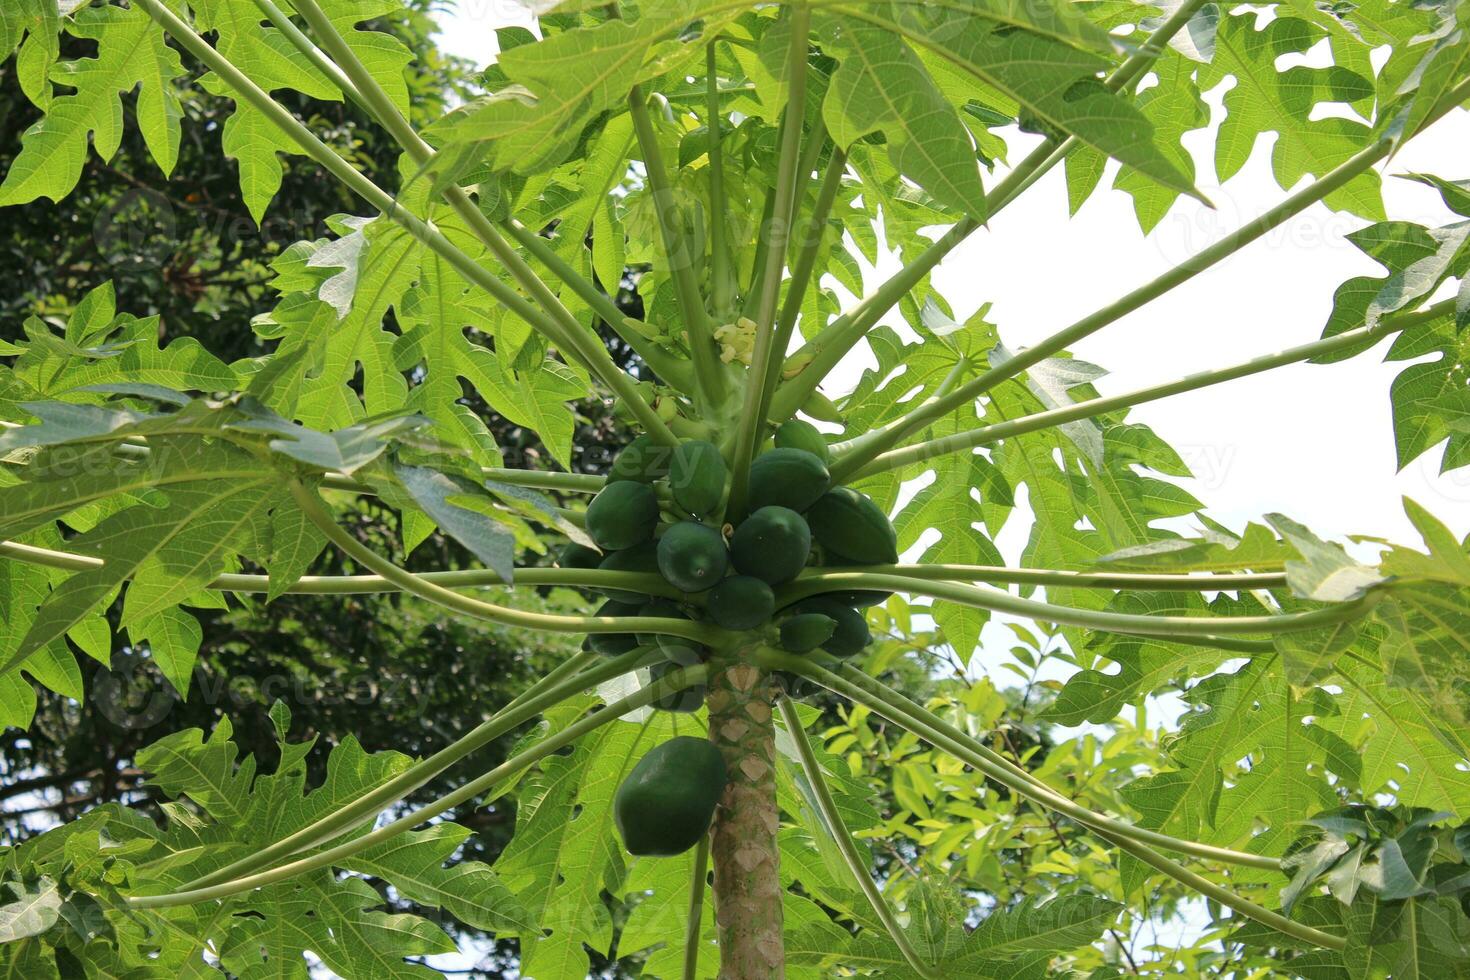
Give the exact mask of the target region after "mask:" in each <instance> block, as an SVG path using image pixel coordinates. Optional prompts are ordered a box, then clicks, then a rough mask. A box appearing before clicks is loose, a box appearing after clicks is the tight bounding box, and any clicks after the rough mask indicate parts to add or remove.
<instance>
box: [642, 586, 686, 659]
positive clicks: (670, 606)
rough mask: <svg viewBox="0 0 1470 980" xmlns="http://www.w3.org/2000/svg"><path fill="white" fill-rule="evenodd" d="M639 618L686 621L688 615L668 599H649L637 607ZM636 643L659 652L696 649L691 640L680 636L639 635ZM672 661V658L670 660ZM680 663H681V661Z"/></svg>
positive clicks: (662, 634)
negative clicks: (654, 648) (652, 617)
mask: <svg viewBox="0 0 1470 980" xmlns="http://www.w3.org/2000/svg"><path fill="white" fill-rule="evenodd" d="M637 615H639V616H656V617H658V618H659V619H688V618H689V614H688V613H687V612H685V611H684V610H683V609H682V608H681V607H680V606H679V604H678V603H676V602H673V601H672V600H669V599H650V600H649V601H648V602H645V603H644V604H643V605H642V606H640V607H638V613H637ZM638 642H639V643H641V644H643V645H644V646H649V647H658V648H659V649H660V650H665V648H666V647H667V651H666V652H668V651H683V650H686V649H689V648H695V647H697V644H695V642H694V641H693V640H686V639H684V638H683V637H682V636H669V635H668V634H667V633H639V634H638ZM670 659H674V658H672V657H671V658H670ZM698 659H699V658H698V657H696V658H694V659H693V660H689V661H688V662H689V663H695V662H697V661H698ZM681 662H682V661H681Z"/></svg>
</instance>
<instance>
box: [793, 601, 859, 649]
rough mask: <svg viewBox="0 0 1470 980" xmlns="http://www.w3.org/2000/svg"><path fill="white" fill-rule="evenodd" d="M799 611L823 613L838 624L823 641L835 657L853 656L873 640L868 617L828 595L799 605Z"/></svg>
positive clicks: (797, 609) (824, 645) (822, 646)
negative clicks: (828, 637) (829, 636)
mask: <svg viewBox="0 0 1470 980" xmlns="http://www.w3.org/2000/svg"><path fill="white" fill-rule="evenodd" d="M796 611H797V612H799V613H821V614H822V615H823V616H827V617H829V618H830V619H831V620H832V621H833V622H834V623H836V624H837V626H836V628H835V629H834V630H833V631H832V636H831V638H830V639H827V640H825V641H823V642H822V644H821V648H822V649H823V650H826V651H827V652H828V653H830V654H832V656H834V657H851V656H853V655H854V654H856V653H859V652H861V651H862V650H863V649H864V648H865V647H867V645H868V644H870V643H872V642H873V634H872V633H871V632H870V631H869V630H868V619H867V617H866V616H864V615H863V614H862V613H860V612H858V611H857V610H856V609H854V608H852V607H851V606H846V605H843V604H842V603H841V602H837V601H835V600H834V599H832V598H830V597H828V596H817V597H816V598H813V599H807V600H806V601H804V602H801V603H799V604H798V605H797V607H796Z"/></svg>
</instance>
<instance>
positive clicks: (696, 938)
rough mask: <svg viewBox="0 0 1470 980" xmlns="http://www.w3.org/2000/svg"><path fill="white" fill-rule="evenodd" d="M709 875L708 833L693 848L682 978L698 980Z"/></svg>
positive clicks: (685, 923)
mask: <svg viewBox="0 0 1470 980" xmlns="http://www.w3.org/2000/svg"><path fill="white" fill-rule="evenodd" d="M708 877H709V834H705V835H704V836H703V837H702V838H700V841H699V846H698V847H696V848H695V849H694V868H693V870H692V871H691V872H690V878H689V911H688V914H687V915H686V916H685V921H684V980H699V952H700V947H701V946H702V945H703V943H704V893H705V889H706V881H705V879H706V878H708Z"/></svg>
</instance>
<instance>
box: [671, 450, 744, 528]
mask: <svg viewBox="0 0 1470 980" xmlns="http://www.w3.org/2000/svg"><path fill="white" fill-rule="evenodd" d="M729 479H730V470H729V468H728V467H727V466H726V465H725V457H724V456H722V455H720V449H719V447H718V446H716V445H715V444H714V443H712V442H707V441H705V440H703V439H691V440H689V441H688V442H683V443H680V444H679V447H678V448H677V449H675V450H674V455H673V459H672V460H670V462H669V492H670V493H672V494H673V496H674V503H676V504H678V505H679V506H680V507H681V508H683V509H684V510H685V511H686V512H687V513H690V514H693V515H694V516H696V517H707V516H709V515H710V514H713V513H714V512H715V511H717V510H719V508H720V501H721V500H723V499H724V498H725V484H726V483H727V482H729Z"/></svg>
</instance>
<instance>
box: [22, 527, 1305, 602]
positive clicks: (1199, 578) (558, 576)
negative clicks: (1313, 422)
mask: <svg viewBox="0 0 1470 980" xmlns="http://www.w3.org/2000/svg"><path fill="white" fill-rule="evenodd" d="M0 557H6V558H13V559H15V560H17V561H23V562H26V563H28V564H32V565H42V566H45V567H47V568H58V569H62V570H64V571H74V572H80V571H87V570H89V569H95V568H101V567H102V566H103V559H101V558H93V557H92V556H90V555H79V554H75V553H73V552H67V551H56V550H54V549H51V548H42V547H38V546H36V545H30V544H22V543H20V542H17V541H0ZM416 574H417V575H418V577H419V578H420V579H422V580H424V581H425V582H431V583H433V584H434V585H439V586H444V587H445V588H502V587H505V582H504V581H503V580H502V579H501V578H500V574H499V573H498V572H494V571H490V570H489V569H482V568H474V569H463V570H458V571H442V572H418V573H416ZM847 574H882V575H904V576H908V577H910V578H914V579H918V580H920V581H942V582H988V583H992V584H1008V585H1039V586H1056V587H1063V588H1069V589H1089V588H1090V589H1145V590H1150V591H1158V592H1222V591H1236V590H1239V589H1274V588H1279V587H1281V586H1283V585H1285V584H1286V576H1285V574H1284V573H1279V572H1229V573H1223V574H1213V575H1168V574H1156V573H1149V572H1140V573H1127V572H1069V571H1054V570H1047V569H1032V568H1004V567H1001V566H998V565H868V566H861V567H855V568H850V569H843V568H836V567H834V568H827V569H822V570H820V571H818V570H810V571H806V572H803V573H801V575H799V576H798V577H797V578H796V579H795V580H794V581H793V582H792V584H791V585H789V586H787V588H786V589H785V590H783V592H782V596H783V601H787V600H789V601H792V602H794V601H797V600H798V599H802V598H806V597H807V596H809V595H816V594H818V593H819V592H822V591H834V590H836V588H837V587H836V586H835V585H832V584H831V582H830V581H829V580H828V579H826V578H824V576H827V575H847ZM515 584H516V585H561V586H568V587H576V588H591V589H622V590H625V591H628V592H641V593H645V594H647V595H663V596H666V597H667V598H671V599H683V598H684V597H685V594H684V593H682V592H679V591H678V590H676V589H674V588H673V587H672V586H670V585H669V584H668V583H667V582H666V581H664V579H663V576H661V575H658V574H655V573H653V572H616V571H609V570H605V569H598V568H540V567H531V568H517V569H516V570H515ZM205 588H208V589H212V590H215V591H219V592H245V593H267V592H269V591H270V577H269V576H267V575H248V574H226V575H221V576H219V577H218V578H216V579H215V580H214V581H212V582H210V583H209V584H208V585H207V586H205ZM841 588H842V590H845V589H846V585H845V584H843V585H842V586H841ZM285 591H286V594H288V595H373V594H377V593H383V592H401V591H403V590H402V589H401V588H400V587H399V586H397V585H395V584H394V583H393V582H390V581H389V580H388V579H386V578H384V577H383V576H381V575H307V576H303V577H302V578H301V579H300V580H299V581H297V582H296V583H295V584H294V585H292V586H291V587H289V588H288V589H286V590H285Z"/></svg>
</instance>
